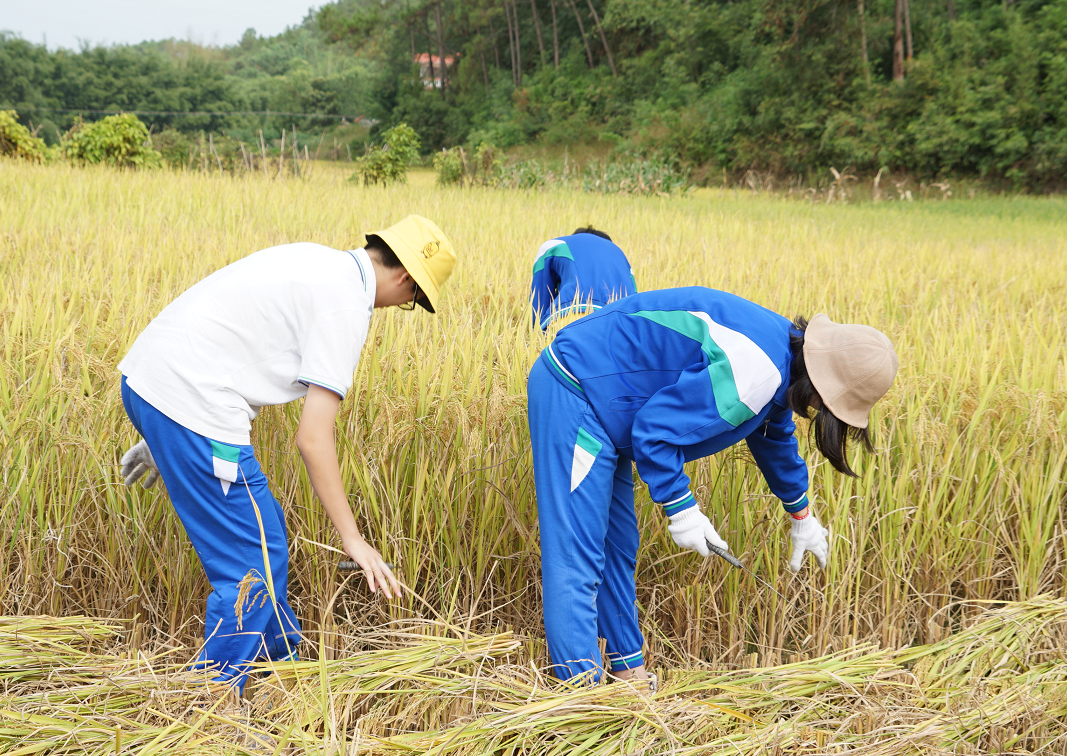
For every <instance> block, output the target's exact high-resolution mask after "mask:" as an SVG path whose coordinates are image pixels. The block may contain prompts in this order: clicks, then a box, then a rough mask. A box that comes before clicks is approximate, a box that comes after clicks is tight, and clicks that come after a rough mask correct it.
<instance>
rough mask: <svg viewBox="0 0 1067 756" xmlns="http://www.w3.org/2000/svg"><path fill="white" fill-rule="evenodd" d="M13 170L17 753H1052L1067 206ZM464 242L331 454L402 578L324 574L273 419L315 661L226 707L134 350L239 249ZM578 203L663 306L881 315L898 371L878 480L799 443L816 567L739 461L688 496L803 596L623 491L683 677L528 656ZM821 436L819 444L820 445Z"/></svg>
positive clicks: (399, 317)
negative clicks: (798, 566) (146, 446)
mask: <svg viewBox="0 0 1067 756" xmlns="http://www.w3.org/2000/svg"><path fill="white" fill-rule="evenodd" d="M344 179H345V174H344V173H343V172H342V171H341V170H340V169H339V168H335V167H332V166H320V167H319V168H318V169H317V170H316V172H315V173H314V174H313V175H312V176H311V177H310V178H307V179H303V180H289V181H271V180H266V179H263V178H261V177H258V176H257V177H245V178H238V179H233V178H227V177H224V176H216V175H201V174H192V173H187V174H182V173H168V172H155V173H119V172H114V171H110V170H103V169H101V170H95V169H81V170H77V169H72V168H69V167H63V166H53V167H33V166H27V165H22V164H20V163H16V162H11V161H4V162H0V271H2V274H3V278H2V280H3V287H2V288H0V350H2V356H0V426H2V428H0V434H2V435H0V439H2V442H0V474H2V475H3V484H2V486H0V577H2V579H0V615H3V617H0V754H20V755H21V754H25V755H27V756H29V755H30V754H64V755H66V754H82V753H86V754H94V755H99V756H103V755H104V754H113V753H114V754H118V753H137V754H155V753H182V754H185V753H189V754H231V753H232V754H246V753H248V754H251V753H255V754H260V753H266V754H297V753H299V754H304V753H308V754H323V755H324V756H325V755H326V754H338V755H340V754H364V753H367V754H372V753H373V754H394V753H409V754H410V753H434V754H457V755H458V754H464V755H466V754H470V755H472V756H473V755H474V754H479V755H480V754H500V755H501V756H503V755H504V754H508V755H511V756H518V755H519V754H523V755H527V754H529V755H532V754H572V753H583V754H597V755H600V754H615V753H629V754H654V753H673V754H698V753H709V752H723V753H739V754H750V753H751V754H756V753H767V754H815V753H846V752H847V753H862V754H887V755H889V754H919V753H924V754H925V753H945V754H948V753H953V754H956V753H961V754H962V753H967V754H970V753H1036V752H1041V753H1067V601H1065V600H1063V599H1062V598H1058V597H1062V596H1063V595H1064V592H1065V588H1067V201H1065V200H1063V199H1058V198H982V197H979V198H975V199H969V200H950V201H946V202H940V201H930V202H914V203H896V202H887V203H879V204H857V205H823V204H817V205H813V204H808V203H806V202H803V201H797V200H785V199H781V198H775V197H773V196H768V195H752V194H748V193H734V192H720V191H712V190H700V191H697V192H694V193H692V194H690V195H687V196H684V197H680V198H679V197H675V198H635V197H620V196H600V195H591V194H581V193H577V192H572V191H563V190H560V191H546V192H543V193H523V192H517V191H511V192H508V191H498V190H489V189H448V190H443V189H438V188H435V187H434V186H433V185H432V177H430V176H428V175H426V174H416V175H414V176H413V179H412V181H411V183H410V184H409V185H408V186H402V187H396V188H387V189H383V188H361V187H357V186H355V185H353V184H349V183H347V182H345V181H344ZM413 212H416V213H420V214H423V215H426V216H428V217H430V218H432V219H434V220H436V221H437V222H438V223H439V224H440V225H441V227H442V228H443V229H444V230H445V231H446V233H448V234H449V235H450V236H451V238H452V240H453V242H454V243H455V245H456V247H457V249H458V251H459V254H460V262H459V264H458V267H457V269H456V272H455V274H454V276H453V277H452V279H451V281H450V282H449V284H448V286H447V287H446V289H445V291H444V299H445V301H444V303H443V305H442V307H440V308H439V315H438V316H436V317H431V316H422V317H420V316H419V314H418V313H403V312H399V311H390V312H384V313H382V312H380V313H378V314H377V315H376V316H375V319H374V322H373V323H372V330H371V335H370V338H369V339H368V344H367V347H366V349H365V350H364V353H363V359H362V362H361V366H360V369H359V373H358V375H357V380H356V384H355V386H356V390H355V391H353V392H352V394H351V395H350V397H349V399H347V400H346V402H345V403H344V404H343V405H342V415H341V418H340V421H339V428H338V447H339V452H340V454H341V458H342V473H343V475H344V477H345V479H346V481H347V482H348V483H349V492H350V500H351V503H352V506H353V508H354V509H355V510H356V512H357V518H358V519H359V522H360V523H361V527H362V528H363V530H364V532H365V534H366V535H367V538H368V540H370V541H371V542H372V543H374V544H376V546H377V548H379V550H381V551H382V553H383V554H384V555H385V556H386V558H387V559H389V560H390V561H392V562H393V563H395V564H396V565H397V570H398V573H399V575H400V576H401V577H402V578H403V580H404V581H405V583H406V585H407V586H408V587H409V589H410V591H409V592H408V593H407V594H406V595H405V597H404V599H403V600H401V601H397V602H394V603H387V602H383V601H382V600H380V599H379V598H377V597H376V596H372V595H371V594H370V593H369V592H368V591H367V590H366V589H365V587H364V585H363V584H362V582H361V578H359V577H348V578H346V577H343V576H340V575H338V573H337V572H336V570H335V569H334V565H335V564H336V562H337V560H338V559H339V554H338V553H337V551H336V549H337V546H338V545H339V544H338V542H337V540H336V539H335V538H334V537H333V533H332V528H331V526H330V524H329V521H328V520H327V518H326V516H325V513H324V512H323V511H322V510H321V507H319V505H318V504H317V502H316V501H315V500H314V498H313V495H312V492H311V487H310V483H309V481H308V479H307V476H306V473H305V472H304V470H303V466H302V464H301V462H300V458H299V455H298V453H297V451H296V447H295V442H294V440H293V433H294V432H295V429H296V422H297V419H298V416H299V414H298V413H299V407H296V406H289V407H284V408H270V409H267V410H264V412H263V414H262V415H261V416H260V418H259V419H258V420H257V421H256V423H255V427H254V430H253V443H254V444H255V445H256V447H257V449H258V451H259V456H260V462H261V464H262V466H263V468H264V470H265V472H266V473H267V475H268V478H269V479H270V480H271V482H272V485H273V488H274V491H275V493H276V495H277V497H278V499H279V501H280V502H281V503H282V505H283V506H284V507H285V509H286V513H287V524H288V527H289V534H290V554H291V567H290V586H291V588H290V590H291V594H290V595H291V603H292V604H293V607H294V609H295V610H296V611H297V613H298V615H299V616H300V618H301V620H302V621H303V623H304V629H305V633H306V638H307V642H306V643H305V644H304V646H303V656H304V659H305V661H302V662H299V663H295V664H286V665H283V666H280V667H279V668H277V669H275V670H274V672H275V673H274V674H272V675H269V676H264V677H262V678H261V679H257V680H256V681H254V682H253V683H252V684H250V686H249V689H248V691H247V696H246V699H245V700H241V701H238V700H234V699H232V698H230V697H228V696H216V695H213V694H212V693H211V692H210V690H207V689H205V687H204V686H203V685H202V684H201V683H202V681H200V680H198V679H197V678H196V677H195V675H193V674H192V673H188V672H183V671H182V667H183V663H184V662H186V661H188V660H189V659H190V658H191V657H192V656H193V655H194V654H195V652H196V647H197V641H198V637H200V635H201V633H202V631H203V627H202V615H201V613H202V611H203V598H204V596H205V595H206V594H207V592H208V586H207V583H206V580H205V578H204V577H203V575H202V574H201V570H200V567H199V564H198V562H197V559H196V556H195V554H194V552H193V550H192V548H191V546H190V545H189V543H188V542H187V540H186V538H185V535H184V533H183V531H182V529H181V526H180V523H179V522H178V520H177V518H176V517H175V516H174V514H173V512H172V510H171V509H170V506H169V503H168V500H167V497H166V493H165V491H164V490H163V487H162V486H157V487H156V488H155V489H152V490H148V491H146V490H143V489H141V488H140V487H135V488H132V489H127V488H125V487H124V486H122V483H121V479H120V478H119V477H118V464H117V463H118V459H119V457H120V456H121V454H122V452H123V451H124V450H125V449H126V448H128V447H129V446H130V445H131V444H132V443H133V442H134V441H135V440H136V437H135V435H134V431H133V429H132V427H131V426H130V425H129V423H128V421H127V420H126V418H125V414H124V412H123V410H122V405H121V401H120V400H119V395H118V379H119V375H118V373H117V372H115V365H116V364H117V363H118V361H119V359H120V357H121V356H122V355H123V354H124V352H125V350H126V349H127V347H128V346H129V345H130V344H131V343H132V341H133V339H134V338H135V337H136V336H137V334H138V333H139V332H140V330H141V329H142V328H143V327H144V326H145V325H146V324H147V323H148V321H149V320H150V319H151V318H152V317H153V316H154V315H155V314H156V313H157V312H158V311H159V310H160V309H162V308H163V306H164V305H165V304H167V303H168V302H169V301H170V300H171V299H172V298H173V297H174V296H176V295H177V294H178V293H180V292H181V291H182V290H183V289H185V288H186V287H188V286H189V285H191V284H192V283H194V282H195V281H197V280H198V279H200V278H202V277H203V276H205V275H207V274H208V273H210V272H212V271H214V270H215V269H217V268H219V267H221V266H223V265H225V264H226V263H228V262H231V261H233V260H235V259H237V258H239V257H242V256H244V255H246V254H248V253H250V252H253V251H255V250H257V249H260V248H263V247H267V246H270V245H273V244H279V243H283V242H289V241H298V240H306V241H315V242H320V243H323V244H328V245H331V246H336V247H342V248H346V247H353V246H356V245H359V244H361V243H362V237H361V232H362V231H364V230H370V229H374V228H377V227H380V226H384V225H387V224H389V223H391V222H393V221H395V220H397V219H398V218H400V217H402V216H403V215H406V214H408V213H413ZM588 223H592V224H594V225H596V226H597V227H599V228H603V229H605V230H607V231H608V232H609V233H610V234H611V235H612V236H613V238H614V239H615V240H616V241H617V242H618V243H619V244H620V246H622V247H623V249H625V250H626V252H627V254H628V256H629V257H630V260H631V261H632V262H633V264H634V270H635V274H636V278H637V281H638V285H639V287H640V288H642V289H651V288H664V287H671V286H684V285H692V284H700V285H706V286H712V287H715V288H721V289H725V290H729V291H733V292H735V293H738V294H741V295H743V296H745V297H747V298H749V299H752V300H754V301H756V302H758V303H760V304H763V305H765V306H767V307H769V308H771V309H774V310H776V311H778V312H781V313H783V314H785V315H789V316H792V315H794V314H798V313H799V314H806V315H808V316H809V317H810V315H812V314H814V313H815V312H820V311H823V312H826V313H828V314H829V315H830V316H831V317H833V318H834V319H835V320H844V321H854V322H864V323H868V324H870V325H874V326H876V327H878V328H880V329H881V330H883V331H885V332H886V333H887V334H888V335H889V336H890V338H891V339H892V340H893V342H894V344H895V345H896V348H897V351H898V354H899V356H900V364H901V369H900V374H899V376H898V378H897V382H896V384H895V385H894V387H893V389H892V390H891V392H890V393H889V394H888V395H887V396H886V398H885V399H884V400H883V401H882V402H881V403H880V404H879V405H878V407H877V408H876V418H875V420H874V422H873V428H874V431H875V439H876V444H877V453H876V454H874V455H870V456H866V457H863V458H861V459H860V464H859V468H860V470H861V472H862V474H861V477H859V478H858V479H846V478H844V477H843V476H840V475H838V474H836V473H834V472H833V471H832V470H831V469H829V465H828V464H826V463H821V462H820V459H819V457H818V456H817V455H816V453H815V452H814V447H813V445H808V444H807V443H806V441H805V440H804V439H802V440H801V446H802V450H803V451H804V452H805V454H806V456H807V457H808V459H809V460H810V461H811V464H812V469H813V486H814V489H813V490H814V492H815V494H816V504H815V506H816V508H817V512H818V513H819V516H820V518H821V519H822V520H823V522H824V523H825V524H827V525H828V526H829V527H830V529H831V531H832V544H833V551H832V555H831V560H830V564H829V566H828V569H827V570H826V572H825V573H823V572H820V571H818V570H813V569H812V568H811V567H810V566H809V567H808V568H806V569H805V570H804V571H802V572H801V573H799V574H797V575H793V574H792V573H790V572H789V571H788V569H787V568H786V566H785V565H786V561H787V558H788V544H789V538H788V526H787V523H786V521H785V518H784V517H783V515H782V513H781V511H780V505H779V504H778V502H777V501H776V500H775V499H774V498H773V496H771V495H770V493H769V491H768V490H767V489H766V487H765V484H764V483H763V481H762V478H761V477H760V475H759V473H758V471H757V470H756V468H755V465H754V463H753V462H752V461H751V459H749V458H747V456H746V455H745V454H744V453H742V452H741V451H740V450H738V451H736V453H724V454H722V455H719V456H718V457H717V458H713V459H710V460H704V461H701V462H697V463H693V464H692V465H691V466H690V468H691V469H690V474H691V475H692V476H693V478H694V484H695V488H694V491H695V492H696V493H697V495H698V498H699V499H700V500H701V501H702V503H703V506H704V508H705V510H706V511H708V513H709V515H710V516H711V518H712V521H713V522H714V523H715V524H716V526H717V528H718V530H719V532H720V533H721V534H722V535H723V537H724V538H726V540H727V541H728V542H729V543H730V545H731V547H732V549H733V551H734V552H735V553H737V554H738V555H740V556H741V557H742V559H744V561H745V562H746V564H747V565H748V566H750V567H751V568H752V569H753V570H754V571H755V572H756V573H758V574H759V575H761V576H763V577H764V578H766V579H767V580H769V581H770V582H771V583H772V584H773V585H774V586H775V587H776V588H777V590H778V591H780V592H781V593H782V594H784V596H785V598H786V600H785V601H782V600H781V599H779V598H778V597H777V596H775V595H774V594H773V593H771V592H770V591H768V590H767V589H765V588H762V587H761V586H760V584H759V583H758V582H756V581H755V580H753V579H752V578H751V577H748V576H746V575H744V574H742V573H739V572H731V571H729V568H728V567H727V565H725V564H724V563H722V562H721V561H710V560H708V561H703V560H701V559H700V558H699V557H697V556H695V555H692V554H690V553H688V552H685V553H683V552H681V551H679V550H678V549H677V548H676V547H675V546H674V544H673V543H672V541H671V539H670V537H669V536H668V534H667V532H666V529H665V527H664V522H663V520H662V516H661V515H660V514H659V513H658V511H657V509H658V508H657V507H656V506H654V505H653V504H652V503H651V501H650V500H649V498H648V494H647V490H645V489H644V488H643V487H642V486H640V485H638V490H637V502H638V510H639V520H640V522H641V525H642V533H643V540H642V546H641V550H640V552H639V556H638V574H637V583H638V599H639V602H640V604H641V610H642V617H643V623H644V631H645V634H646V637H647V638H648V648H647V651H646V658H648V659H649V663H650V665H651V667H652V668H653V669H654V670H657V671H659V672H660V673H661V678H663V679H664V685H663V686H662V689H661V690H660V691H659V692H657V693H656V694H654V695H652V696H649V695H648V694H647V692H646V691H644V690H643V689H640V690H639V689H635V688H632V687H630V686H628V685H625V684H616V685H611V686H602V687H598V688H593V689H586V690H579V691H567V690H564V689H562V688H561V687H559V686H558V685H556V684H554V683H553V682H552V681H551V679H549V678H548V677H547V676H546V675H545V672H544V667H545V665H547V662H548V659H547V655H546V652H545V647H544V641H543V631H542V628H541V613H540V607H541V594H540V582H539V573H538V570H539V567H538V564H539V562H538V543H537V517H536V506H535V500H534V487H533V473H532V465H531V461H530V454H529V449H528V440H527V428H526V415H525V381H526V374H527V372H528V370H529V367H530V365H531V364H532V361H533V360H534V359H535V357H536V356H537V354H538V353H539V351H540V350H541V349H542V348H543V346H544V344H545V343H546V338H545V337H543V336H542V335H541V334H540V333H536V332H534V331H532V330H531V329H530V327H529V325H528V321H529V318H528V313H527V309H528V305H527V293H528V276H529V270H530V267H531V263H532V260H533V255H534V252H535V251H536V249H537V247H538V246H539V244H540V243H541V242H542V241H544V240H545V239H548V238H551V237H553V236H556V235H558V234H561V233H566V232H570V231H571V230H573V229H574V228H575V227H576V226H578V225H585V224H588ZM809 449H810V450H811V451H810V453H808V450H809Z"/></svg>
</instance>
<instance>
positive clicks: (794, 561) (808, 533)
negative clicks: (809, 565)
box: [789, 513, 830, 572]
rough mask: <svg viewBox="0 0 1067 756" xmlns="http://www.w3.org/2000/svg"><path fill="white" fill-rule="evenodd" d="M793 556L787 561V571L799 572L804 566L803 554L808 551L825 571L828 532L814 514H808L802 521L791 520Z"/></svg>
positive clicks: (828, 547)
mask: <svg viewBox="0 0 1067 756" xmlns="http://www.w3.org/2000/svg"><path fill="white" fill-rule="evenodd" d="M790 535H791V537H792V538H793V556H792V557H791V558H790V560H789V569H791V570H792V571H793V572H799V571H800V568H801V566H802V565H803V564H804V554H805V552H808V551H810V552H811V553H812V554H813V555H814V556H815V559H816V561H818V563H819V566H820V567H822V568H823V569H824V570H825V569H826V555H827V554H828V553H829V551H830V544H829V543H828V542H827V540H826V537H827V536H828V535H830V531H829V530H827V529H826V528H824V527H823V526H822V524H821V523H820V522H819V518H817V517H816V516H815V515H814V514H810V513H809V514H808V516H807V517H805V518H804V519H803V520H796V519H794V520H793V532H792V533H791V534H790Z"/></svg>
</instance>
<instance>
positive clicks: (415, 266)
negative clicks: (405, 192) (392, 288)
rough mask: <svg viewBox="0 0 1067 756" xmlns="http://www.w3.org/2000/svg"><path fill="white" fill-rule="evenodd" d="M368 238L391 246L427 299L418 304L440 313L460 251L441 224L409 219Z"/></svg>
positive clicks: (418, 217)
mask: <svg viewBox="0 0 1067 756" xmlns="http://www.w3.org/2000/svg"><path fill="white" fill-rule="evenodd" d="M366 236H367V237H371V236H378V237H380V238H381V240H382V241H384V242H385V243H386V244H388V245H389V248H390V249H391V250H393V253H394V254H395V255H396V256H397V258H398V259H399V260H400V262H402V263H403V264H404V268H405V269H406V270H407V272H408V273H409V274H410V275H411V277H412V278H414V279H415V283H417V284H418V285H419V290H420V291H422V292H423V293H424V294H425V295H426V296H425V297H424V298H420V299H419V300H418V302H419V304H421V305H422V306H423V307H425V308H426V309H427V310H429V311H430V312H436V307H437V297H438V296H439V294H440V291H441V286H443V285H444V283H445V281H446V280H448V277H449V276H450V275H451V274H452V266H453V265H455V264H456V250H455V248H454V247H453V246H452V242H450V241H449V240H448V237H447V236H445V234H444V232H443V231H442V230H441V229H439V228H438V227H437V224H436V223H434V222H433V221H432V220H429V219H428V218H423V217H422V216H421V215H409V216H408V217H406V218H404V220H402V221H400V222H399V223H394V224H393V225H392V226H390V227H389V228H387V229H385V230H384V231H372V232H370V233H368V234H366Z"/></svg>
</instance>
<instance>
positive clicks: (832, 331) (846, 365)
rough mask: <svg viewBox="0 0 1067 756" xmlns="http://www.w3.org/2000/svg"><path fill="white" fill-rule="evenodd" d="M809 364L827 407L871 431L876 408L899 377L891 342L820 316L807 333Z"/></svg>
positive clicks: (875, 333)
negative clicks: (868, 427)
mask: <svg viewBox="0 0 1067 756" xmlns="http://www.w3.org/2000/svg"><path fill="white" fill-rule="evenodd" d="M804 364H805V365H806V366H807V368H808V377H809V378H811V382H812V384H814V386H815V390H816V391H818V392H819V396H820V397H821V398H822V401H823V404H825V405H826V407H827V409H829V410H830V412H832V413H833V414H834V417H836V418H838V419H839V420H843V421H844V422H846V423H848V424H849V425H851V426H852V427H854V428H866V427H867V422H868V420H869V417H870V412H871V407H873V406H874V403H875V402H877V401H878V400H879V399H881V398H882V397H883V396H885V393H886V392H887V391H889V387H890V386H892V385H893V378H895V377H896V374H897V367H898V365H899V363H898V361H897V353H896V352H895V351H893V344H892V343H891V342H890V341H889V338H888V337H887V336H886V335H885V334H884V333H882V332H881V331H878V330H876V329H874V328H871V327H870V326H865V325H855V324H843V323H835V322H834V321H832V320H830V318H828V317H827V316H826V315H825V314H823V313H821V312H820V313H819V314H818V315H816V316H815V317H813V318H812V319H811V322H809V323H808V327H807V329H806V330H805V331H804Z"/></svg>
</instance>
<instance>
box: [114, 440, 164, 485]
mask: <svg viewBox="0 0 1067 756" xmlns="http://www.w3.org/2000/svg"><path fill="white" fill-rule="evenodd" d="M119 461H120V462H121V463H122V478H123V481H122V482H123V483H125V484H126V485H127V486H132V485H133V484H134V483H135V482H136V481H137V479H138V478H140V477H141V476H142V475H144V474H145V473H148V477H146V478H145V479H144V481H143V482H142V483H141V485H142V486H144V487H145V488H151V487H152V486H154V485H155V484H156V481H157V480H159V468H158V467H156V461H155V460H154V459H152V452H151V450H149V448H148V442H147V441H145V440H144V439H143V438H142V439H141V440H140V441H139V442H137V443H136V444H135V445H134V446H132V447H130V449H129V450H127V452H126V453H125V454H123V455H122V459H121V460H119Z"/></svg>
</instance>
